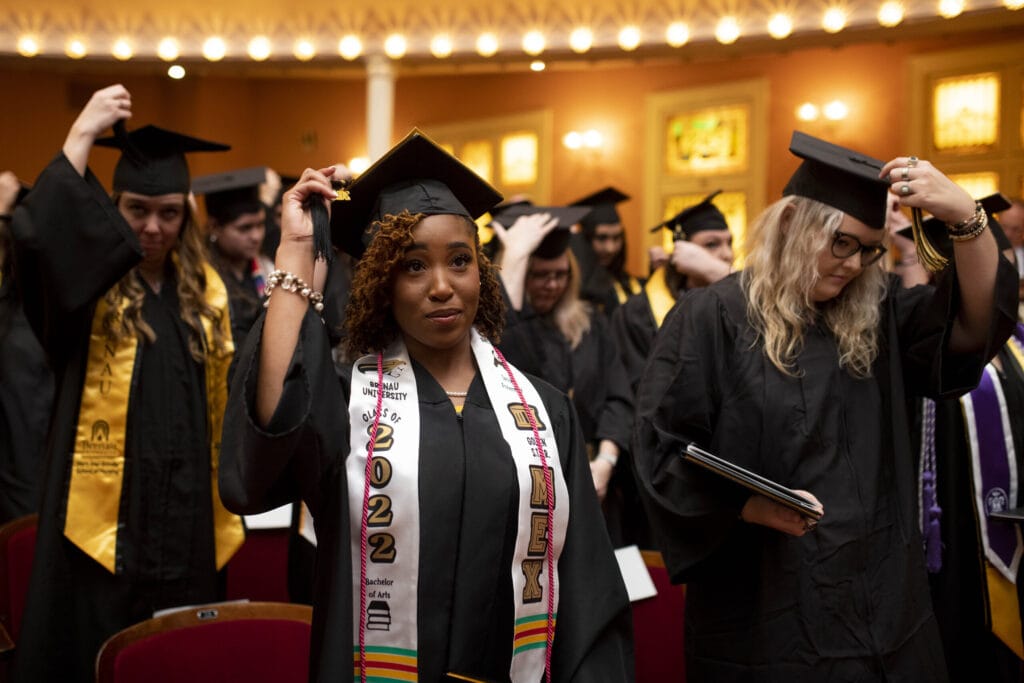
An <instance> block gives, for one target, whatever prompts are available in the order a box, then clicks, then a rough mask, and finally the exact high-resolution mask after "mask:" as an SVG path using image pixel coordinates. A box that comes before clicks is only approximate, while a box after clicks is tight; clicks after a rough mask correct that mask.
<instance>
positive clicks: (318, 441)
mask: <svg viewBox="0 0 1024 683" xmlns="http://www.w3.org/2000/svg"><path fill="white" fill-rule="evenodd" d="M263 320H265V318H261V319H260V321H258V322H257V326H256V327H255V328H253V331H252V333H251V334H250V335H249V340H248V343H247V345H246V348H245V350H244V351H243V353H242V356H241V358H240V361H239V371H238V372H237V373H236V376H235V379H234V384H233V386H232V392H231V399H230V404H229V409H228V415H227V418H226V419H225V430H224V442H223V454H222V460H221V468H220V485H221V495H222V496H223V498H224V501H225V503H226V504H227V505H228V506H229V508H230V509H233V510H235V511H236V512H239V513H246V514H248V513H253V512H259V511H263V510H267V509H271V508H273V507H275V506H276V505H279V504H281V503H282V502H285V501H289V500H293V499H294V498H296V497H297V496H299V495H301V497H302V498H303V500H305V501H306V503H307V504H308V505H309V507H310V510H311V511H312V513H313V516H314V519H315V528H316V534H317V541H318V544H317V568H316V573H315V579H314V597H313V602H314V613H313V638H312V647H311V653H310V680H312V681H332V682H337V681H352V680H353V678H352V670H353V666H352V644H353V642H354V637H353V629H352V609H353V607H352V592H351V585H352V581H353V576H352V573H353V572H352V553H351V534H350V531H349V528H350V527H349V505H350V503H349V501H348V496H347V493H346V492H347V488H346V483H345V482H346V476H345V457H346V455H347V453H348V450H349V423H348V419H347V414H348V412H347V408H346V401H347V395H348V390H349V383H348V381H347V380H346V379H345V378H344V377H342V378H341V380H340V381H339V378H338V376H337V375H336V374H335V372H334V370H333V367H332V364H331V358H330V348H329V344H328V341H327V335H325V334H324V326H323V324H322V323H321V321H320V319H319V318H318V317H316V315H314V314H313V313H312V311H310V312H309V313H307V315H306V317H305V319H304V321H303V324H302V330H301V333H300V338H299V346H298V348H297V349H296V352H295V355H294V357H293V359H292V362H291V365H290V367H289V370H288V373H287V378H286V380H285V385H284V391H283V394H282V396H281V402H280V404H279V406H278V409H277V412H276V413H275V415H274V417H273V418H272V420H271V423H270V425H269V426H268V427H267V428H266V429H261V428H259V427H258V426H257V425H256V423H255V422H254V418H253V414H254V413H253V405H254V401H255V387H256V383H257V367H258V357H259V355H258V351H259V341H260V335H261V332H260V330H261V326H262V323H263ZM414 369H415V372H416V381H417V385H418V387H419V392H420V396H419V407H420V444H421V445H420V454H419V457H420V491H421V492H429V495H421V497H420V519H421V539H420V567H421V568H420V575H419V586H420V590H419V595H418V601H419V603H418V605H419V609H418V612H419V635H418V639H419V680H421V681H425V682H431V683H432V682H435V681H439V680H441V679H442V676H443V675H444V674H445V673H447V672H457V673H461V674H463V675H469V676H471V677H474V678H483V679H485V680H488V681H507V680H508V669H509V663H510V661H511V652H510V650H511V647H510V644H511V642H512V601H511V590H512V589H511V578H510V573H509V567H510V563H511V559H510V555H511V552H512V550H513V547H514V543H515V531H516V524H517V521H516V509H517V508H516V506H517V501H518V487H517V486H516V485H515V483H514V480H515V477H514V468H513V466H512V461H511V455H510V454H509V452H508V449H507V446H506V445H505V441H504V439H503V438H502V436H501V432H500V428H499V426H498V423H497V421H496V419H495V418H494V414H493V408H492V407H491V404H490V401H489V399H488V396H487V393H486V390H485V389H484V386H483V382H482V380H481V379H480V378H479V377H477V378H475V379H474V380H473V382H472V384H471V385H470V388H469V395H468V396H467V398H466V402H465V406H464V408H463V411H462V416H461V418H458V417H457V416H456V413H455V410H454V408H453V407H452V405H451V402H450V400H449V399H448V398H447V396H445V394H444V390H443V389H442V388H441V387H440V385H438V384H437V382H435V381H434V380H433V378H432V377H431V375H430V374H429V373H427V372H426V371H424V370H423V368H422V367H420V366H419V365H418V364H416V363H414ZM535 384H536V386H537V388H538V391H539V392H540V394H541V398H542V400H543V401H544V404H545V406H546V407H547V409H548V411H549V415H550V416H551V420H552V422H553V424H554V433H555V436H556V438H557V441H558V447H559V454H560V456H561V458H562V466H563V470H564V472H565V478H566V484H567V486H568V489H569V495H570V497H571V499H572V503H571V507H570V519H569V528H568V534H567V539H566V543H565V547H564V550H563V553H562V556H561V559H560V560H559V575H560V577H561V581H562V583H561V586H562V593H561V599H560V602H559V605H558V626H557V630H556V634H555V646H554V656H553V674H554V676H553V680H555V681H596V682H600V681H608V682H609V683H611V682H612V681H616V682H617V681H628V680H632V677H633V664H632V647H631V642H630V637H631V626H630V623H631V622H630V618H629V617H630V610H629V602H628V600H627V598H626V594H625V588H624V586H623V585H622V579H621V577H620V575H619V571H618V567H617V565H616V563H615V560H614V557H613V555H612V552H611V546H610V544H609V542H608V536H607V534H606V532H605V530H604V527H603V525H602V523H601V520H600V517H599V515H597V514H594V513H596V505H597V502H596V499H595V495H594V492H593V485H592V483H591V478H590V472H589V470H588V468H587V466H586V457H585V455H584V454H583V447H582V444H581V441H580V435H579V426H578V424H577V423H576V419H575V415H574V413H573V410H572V406H571V404H570V403H569V402H568V401H567V400H566V399H565V397H564V396H562V395H560V394H559V393H558V392H557V391H555V390H554V389H552V388H551V387H549V386H548V385H547V384H545V383H544V382H540V381H536V380H535ZM354 504H356V505H359V504H360V502H359V501H356V502H355V503H354ZM591 510H593V511H594V513H591ZM502 596H509V599H507V600H505V599H502Z"/></svg>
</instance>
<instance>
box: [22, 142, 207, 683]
mask: <svg viewBox="0 0 1024 683" xmlns="http://www.w3.org/2000/svg"><path fill="white" fill-rule="evenodd" d="M14 235H15V254H16V257H17V259H18V260H17V268H18V273H19V277H20V278H21V279H20V280H19V282H20V283H21V284H22V286H23V288H24V289H23V291H24V296H25V311H26V314H27V315H28V316H29V320H30V322H31V323H32V326H33V328H34V329H35V331H36V333H37V335H38V336H39V338H40V341H41V342H42V344H43V347H44V348H45V349H46V352H47V355H48V358H49V360H50V363H51V367H52V368H53V371H54V375H55V379H56V388H57V393H56V403H55V414H54V418H53V422H52V426H51V432H50V435H49V440H48V449H47V455H46V457H47V463H46V472H45V477H44V483H43V493H42V509H41V513H40V519H39V529H38V536H37V542H36V555H35V562H34V564H33V572H32V578H31V583H30V586H29V596H28V602H27V604H26V608H25V613H24V618H23V621H22V627H21V637H20V639H19V642H18V645H17V649H16V650H15V659H14V663H13V680H15V681H19V682H20V681H40V682H42V681H46V682H52V681H91V680H93V676H94V672H93V668H94V663H95V658H96V653H97V651H98V649H99V647H100V645H101V644H102V643H103V641H104V640H106V638H108V637H109V636H110V635H112V634H114V633H115V632H117V631H119V630H120V629H122V628H125V627H127V626H129V625H131V624H133V623H136V622H138V621H141V620H143V619H146V618H148V617H150V616H152V613H153V611H154V610H156V609H161V608H165V607H171V606H176V605H182V604H195V603H200V602H209V601H212V600H215V599H217V598H218V597H219V595H220V591H219V590H218V578H217V572H216V569H215V560H214V543H213V523H212V509H211V508H212V503H211V484H212V482H211V480H210V458H209V445H208V440H207V434H206V405H205V383H204V381H203V369H202V367H201V365H199V364H198V363H196V362H195V361H194V360H193V359H192V357H191V355H189V352H188V346H187V338H188V337H187V334H188V333H187V330H186V328H185V326H184V323H182V321H181V319H180V318H179V316H178V302H177V294H176V293H175V283H174V281H173V280H169V281H168V280H165V282H164V286H163V287H162V288H161V294H160V295H159V296H157V295H155V294H153V292H152V291H149V290H148V288H147V292H146V299H145V302H144V304H143V310H142V314H143V317H144V318H145V320H146V322H147V323H149V324H150V326H152V327H153V329H154V331H155V332H156V334H157V341H156V342H155V343H154V344H145V345H143V346H141V347H140V348H139V351H138V355H137V359H136V363H137V365H136V370H135V372H134V375H133V378H132V390H131V396H130V398H129V414H128V422H127V434H126V453H125V474H124V484H123V489H122V494H121V511H120V515H119V529H118V546H117V573H116V574H111V573H109V572H108V571H107V570H106V569H105V568H104V567H103V566H101V565H100V564H99V563H97V562H96V561H94V560H93V559H92V558H90V557H89V556H87V555H86V554H85V553H83V552H82V551H81V550H79V549H78V548H77V547H76V546H74V545H73V544H72V543H71V542H70V541H68V540H67V539H66V538H65V537H64V534H63V528H64V516H65V509H66V496H67V490H68V483H69V480H70V469H71V455H72V450H73V442H74V438H75V429H76V424H77V420H78V408H79V401H80V398H81V392H82V382H83V376H84V372H85V365H86V357H87V352H88V340H89V330H90V325H91V323H92V317H93V312H94V310H95V307H96V302H97V301H98V300H99V299H100V297H102V296H103V294H104V293H105V292H106V291H107V290H108V289H110V287H112V286H113V285H114V284H115V283H116V282H117V281H118V280H120V279H121V277H123V276H124V275H125V274H126V273H127V272H129V270H130V269H131V268H132V267H133V266H134V265H135V264H136V263H137V262H138V261H139V260H140V259H141V256H142V252H141V249H140V247H139V243H138V240H137V239H136V237H135V235H134V234H133V233H132V231H131V229H130V228H129V227H128V225H127V223H125V221H124V219H123V218H122V217H121V215H120V214H119V213H118V211H117V208H116V207H115V206H114V205H113V203H112V202H111V201H110V199H109V197H108V196H107V195H106V193H105V192H104V190H103V188H102V186H101V185H100V184H99V182H98V181H97V180H96V178H95V176H93V175H92V173H91V172H90V173H88V175H87V177H86V178H82V177H81V176H79V175H78V173H77V172H76V171H75V170H74V168H72V166H71V165H70V164H69V163H68V161H67V159H66V158H65V157H64V156H63V155H59V156H58V157H57V158H56V159H55V160H54V161H53V162H52V163H51V164H50V166H49V167H47V169H46V170H45V171H44V172H43V174H42V175H41V176H40V177H39V179H38V180H37V182H36V184H35V186H34V188H33V192H32V195H31V196H30V197H29V198H28V199H26V200H25V202H23V203H22V204H21V205H20V206H19V207H18V209H17V210H16V212H15V216H14Z"/></svg>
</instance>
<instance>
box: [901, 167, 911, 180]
mask: <svg viewBox="0 0 1024 683" xmlns="http://www.w3.org/2000/svg"><path fill="white" fill-rule="evenodd" d="M908 178H910V167H909V166H904V167H903V180H907V179H908Z"/></svg>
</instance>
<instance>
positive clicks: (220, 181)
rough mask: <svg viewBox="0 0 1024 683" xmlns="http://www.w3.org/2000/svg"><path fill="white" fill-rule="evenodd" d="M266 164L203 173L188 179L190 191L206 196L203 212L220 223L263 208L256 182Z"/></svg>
mask: <svg viewBox="0 0 1024 683" xmlns="http://www.w3.org/2000/svg"><path fill="white" fill-rule="evenodd" d="M266 179H267V167H266V166H255V167H253V168H243V169H239V170H236V171H228V172H226V173H214V174H212V175H204V176H201V177H199V178H196V179H195V180H194V181H192V191H193V192H195V193H196V194H201V195H205V196H206V213H207V215H209V216H210V217H211V218H213V219H214V220H216V221H217V222H218V223H220V224H221V225H225V224H227V223H230V222H231V221H233V220H235V219H236V218H238V217H239V216H242V215H244V214H247V213H256V212H257V211H259V210H260V209H262V208H263V202H262V201H261V200H260V185H261V184H263V183H264V182H266Z"/></svg>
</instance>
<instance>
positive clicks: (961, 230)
mask: <svg viewBox="0 0 1024 683" xmlns="http://www.w3.org/2000/svg"><path fill="white" fill-rule="evenodd" d="M987 227H988V214H987V213H985V208H984V207H983V206H982V205H981V202H978V203H977V204H976V205H975V209H974V213H973V214H971V215H970V217H968V218H966V219H964V220H962V221H960V222H959V223H954V224H952V225H950V224H949V223H947V224H946V234H947V235H949V239H951V240H953V241H954V242H966V241H968V240H973V239H974V238H975V237H977V236H978V235H980V234H981V233H983V232H985V228H987Z"/></svg>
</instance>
